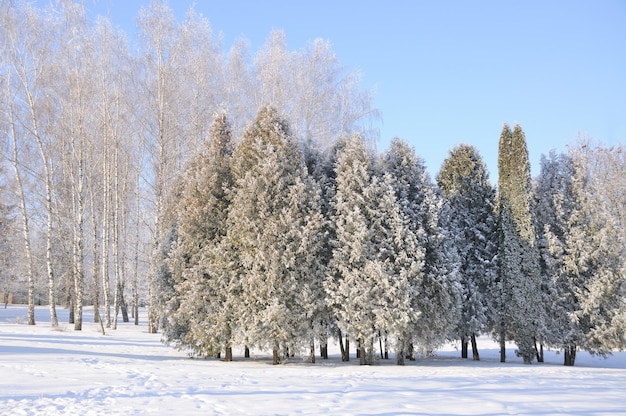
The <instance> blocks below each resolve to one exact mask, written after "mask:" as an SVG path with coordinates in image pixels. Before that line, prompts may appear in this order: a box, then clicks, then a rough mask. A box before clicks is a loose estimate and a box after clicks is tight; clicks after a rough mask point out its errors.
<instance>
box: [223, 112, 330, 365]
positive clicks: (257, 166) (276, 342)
mask: <svg viewBox="0 0 626 416" xmlns="http://www.w3.org/2000/svg"><path fill="white" fill-rule="evenodd" d="M232 166H233V179H234V183H235V188H234V191H233V194H232V199H231V205H230V211H229V215H228V231H227V241H228V244H230V246H231V247H232V249H233V250H234V252H235V253H236V262H235V264H234V267H235V275H236V276H238V278H239V279H240V285H241V295H240V297H239V303H240V305H239V309H238V311H237V314H238V323H239V331H241V332H240V334H241V338H242V339H241V340H242V341H243V342H245V344H246V345H256V346H259V347H261V348H265V347H269V348H272V349H273V352H274V363H275V364H278V363H279V362H280V358H281V354H284V353H285V352H286V351H295V350H297V349H298V348H299V347H300V346H301V345H300V344H301V343H302V341H303V340H304V339H310V331H311V328H310V327H311V319H312V318H313V316H314V315H315V313H314V311H313V310H312V309H311V308H313V309H315V306H311V305H310V304H308V303H307V302H310V301H311V300H312V299H311V298H313V297H316V296H317V295H316V293H317V292H316V291H317V290H318V289H317V288H318V286H319V285H318V284H319V282H318V279H321V278H320V273H321V270H322V269H321V268H320V267H319V265H314V264H313V263H314V262H316V261H317V259H318V251H319V250H320V247H319V246H320V243H319V242H320V241H321V239H319V238H317V233H318V232H320V230H321V229H322V226H323V219H322V217H321V214H320V212H319V192H317V191H316V189H314V188H313V186H312V185H313V182H312V181H310V180H309V179H308V177H307V171H306V165H305V163H304V158H303V155H302V152H301V151H300V149H299V147H298V145H297V143H296V141H295V139H294V138H293V136H292V135H291V133H290V131H289V126H288V125H287V122H286V121H285V120H284V119H282V118H281V117H280V116H279V115H278V114H277V112H276V111H275V110H274V109H272V108H262V109H261V110H259V113H258V115H257V118H256V119H255V121H254V123H253V124H252V125H251V126H250V127H249V128H248V129H247V130H246V132H245V134H244V137H243V140H242V142H241V143H240V144H239V145H238V146H237V149H236V151H235V154H234V156H233V164H232ZM310 271H314V273H313V275H312V276H309V275H308V273H309V272H310ZM309 278H310V279H311V280H308V279H309ZM303 294H304V296H303ZM313 305H315V304H313Z"/></svg>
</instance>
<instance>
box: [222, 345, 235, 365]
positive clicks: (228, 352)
mask: <svg viewBox="0 0 626 416" xmlns="http://www.w3.org/2000/svg"><path fill="white" fill-rule="evenodd" d="M232 360H233V347H226V354H225V356H224V361H226V362H231V361H232Z"/></svg>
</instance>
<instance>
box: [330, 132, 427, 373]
mask: <svg viewBox="0 0 626 416" xmlns="http://www.w3.org/2000/svg"><path fill="white" fill-rule="evenodd" d="M332 220H333V223H334V226H335V231H336V240H335V243H334V250H333V258H332V261H331V267H332V272H331V273H330V274H329V279H328V280H327V284H326V289H327V292H328V298H329V299H330V303H331V306H332V307H333V308H334V311H335V314H336V316H337V319H338V322H339V325H340V327H341V328H342V329H343V331H344V332H347V333H349V334H350V336H352V337H353V338H354V339H356V340H357V342H358V345H359V352H360V358H361V364H372V362H373V354H374V353H373V351H374V339H375V338H376V337H377V336H381V335H382V334H386V335H388V336H389V337H390V338H393V339H396V340H399V341H400V342H399V344H398V345H399V347H400V352H399V356H403V354H402V343H403V337H404V336H406V334H407V333H408V332H409V331H410V329H409V328H410V327H411V324H414V323H415V321H416V320H417V316H418V314H417V311H416V309H415V307H414V306H415V305H414V304H413V294H414V292H415V290H414V289H415V288H414V285H413V287H412V284H411V280H412V279H413V278H415V277H417V276H418V275H419V268H420V267H419V266H420V264H419V261H420V260H421V258H419V256H416V254H415V253H414V252H411V253H407V252H406V251H405V247H407V246H408V244H411V237H409V236H408V235H407V233H406V229H405V227H404V218H403V216H402V212H401V210H400V206H399V204H398V202H397V199H396V195H395V189H394V188H393V178H392V177H391V176H390V175H387V174H384V175H377V174H376V171H375V169H374V160H373V156H372V155H371V153H370V152H369V151H368V148H367V145H366V144H365V142H364V141H363V140H362V139H361V137H360V136H358V135H355V136H352V137H351V138H349V139H346V140H342V141H340V143H339V144H338V152H337V162H336V197H335V202H334V211H333V215H332ZM405 238H407V240H408V241H405ZM413 240H414V239H413ZM411 247H413V248H415V244H413V245H412V246H411ZM416 257H417V258H416Z"/></svg>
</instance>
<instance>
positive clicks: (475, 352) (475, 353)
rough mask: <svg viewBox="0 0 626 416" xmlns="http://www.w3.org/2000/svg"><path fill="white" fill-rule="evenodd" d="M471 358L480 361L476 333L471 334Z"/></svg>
mask: <svg viewBox="0 0 626 416" xmlns="http://www.w3.org/2000/svg"><path fill="white" fill-rule="evenodd" d="M472 359H473V360H474V361H480V356H479V355H478V345H477V344H476V334H472Z"/></svg>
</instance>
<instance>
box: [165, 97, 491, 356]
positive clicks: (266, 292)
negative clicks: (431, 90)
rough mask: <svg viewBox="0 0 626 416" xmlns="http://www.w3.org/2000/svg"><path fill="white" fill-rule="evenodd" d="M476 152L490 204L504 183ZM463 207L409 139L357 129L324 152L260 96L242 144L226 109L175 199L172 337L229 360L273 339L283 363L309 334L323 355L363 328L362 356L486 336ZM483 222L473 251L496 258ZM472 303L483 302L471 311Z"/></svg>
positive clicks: (168, 311) (484, 258)
mask: <svg viewBox="0 0 626 416" xmlns="http://www.w3.org/2000/svg"><path fill="white" fill-rule="evenodd" d="M470 151H473V148H470ZM473 157H474V158H475V159H476V169H477V170H478V171H479V175H482V177H481V179H484V181H485V184H486V185H487V189H489V190H482V192H483V195H484V196H485V197H487V198H491V199H488V200H487V201H484V202H483V203H481V204H478V206H480V207H486V209H487V211H488V210H489V209H492V208H493V191H492V190H491V188H490V187H489V186H488V179H487V174H486V168H485V166H484V164H483V163H482V160H480V157H479V156H477V154H474V156H473ZM451 169H452V168H451ZM453 180H454V179H453ZM457 209H461V208H460V207H458V208H457ZM452 213H453V210H452V209H451V208H450V207H449V206H448V204H446V199H445V198H444V196H443V194H442V193H441V192H440V191H439V189H438V187H437V186H436V185H435V184H434V183H433V182H432V180H431V179H430V177H429V175H428V173H427V171H426V168H425V166H424V163H423V161H422V160H421V159H420V158H418V157H417V156H416V155H415V153H414V150H413V149H412V148H410V147H409V146H408V145H407V144H406V143H404V142H402V141H400V140H394V141H393V142H392V144H391V146H390V149H389V150H388V151H387V152H386V153H385V154H383V155H382V156H380V157H376V156H375V155H374V154H373V152H372V151H371V149H370V148H369V147H368V145H367V144H366V142H365V141H363V140H362V139H361V138H360V137H359V136H358V135H355V136H352V137H350V138H345V139H340V140H338V141H337V143H336V144H335V145H334V146H332V147H331V148H330V149H329V150H328V151H327V152H323V153H322V152H318V151H315V150H314V149H312V148H305V147H304V146H302V145H301V143H300V142H298V140H296V138H295V137H294V136H293V135H292V134H291V132H290V129H289V126H288V123H287V122H286V120H284V119H283V118H281V116H280V115H279V114H278V113H277V112H276V111H275V110H274V109H272V108H263V109H261V110H260V111H259V113H258V115H257V118H256V119H255V121H254V122H253V123H252V124H251V125H250V127H249V128H248V129H247V130H246V131H245V133H244V134H243V138H242V139H241V140H240V141H239V143H238V144H237V145H236V146H235V145H234V140H233V137H232V133H231V130H230V127H229V124H228V122H227V120H226V117H225V116H224V115H220V116H218V117H217V118H216V120H215V123H214V124H213V126H212V129H211V134H210V140H209V141H208V142H207V145H206V148H205V149H204V151H203V152H202V153H200V154H199V155H198V156H197V157H196V158H195V159H194V160H193V161H192V162H191V163H190V164H189V165H188V167H187V168H186V169H185V170H184V172H183V173H182V174H181V175H180V178H179V181H178V185H177V186H176V188H175V189H174V191H173V192H172V199H171V201H170V203H169V204H168V215H167V218H168V221H169V223H170V225H171V227H170V232H169V234H168V236H167V238H166V239H164V241H163V242H162V249H161V250H162V258H163V261H162V264H161V267H160V271H159V278H158V279H157V280H158V281H159V282H160V288H159V293H160V299H161V304H162V307H163V311H164V313H163V315H162V320H161V322H162V329H163V334H164V339H165V341H166V342H168V343H173V344H175V345H176V346H178V347H180V348H183V349H187V350H189V351H190V352H191V353H192V354H195V355H201V356H209V355H215V354H218V353H220V352H221V351H225V357H226V359H227V360H230V359H231V358H232V346H233V345H246V346H254V347H259V348H264V349H271V350H273V352H274V361H275V362H276V363H278V362H280V360H281V359H282V358H283V357H284V356H285V355H286V354H288V353H289V352H291V353H293V352H295V351H301V350H302V349H303V348H309V347H310V351H311V355H310V359H311V361H314V359H315V358H314V357H315V355H314V348H315V345H316V343H317V344H318V345H319V346H320V347H321V348H322V350H324V347H325V345H326V343H327V340H328V339H330V338H335V339H339V340H340V341H341V342H340V346H341V349H342V356H343V358H344V359H348V356H349V340H350V339H352V340H355V341H356V342H357V345H358V355H359V357H360V359H361V362H362V363H363V364H369V363H372V362H373V360H374V359H375V357H374V351H375V342H376V340H379V345H382V340H384V341H385V346H384V347H382V346H381V350H383V349H385V350H387V348H389V347H391V348H394V349H395V351H396V357H397V360H398V363H399V364H402V363H403V360H404V359H405V357H411V358H412V357H414V355H415V349H416V347H418V348H420V349H422V350H427V351H428V350H432V349H434V348H435V347H437V346H438V345H440V344H441V343H442V342H444V341H446V340H448V339H450V338H451V337H456V335H455V334H459V336H460V337H462V338H463V339H467V340H469V339H470V338H472V337H474V340H475V335H476V334H478V333H479V332H480V331H482V330H484V329H485V327H486V325H487V321H486V319H487V317H488V316H490V314H489V313H488V312H487V311H486V308H487V305H486V302H485V299H484V296H483V295H482V293H484V290H483V288H482V286H487V283H476V282H474V281H473V280H472V282H471V283H470V282H464V281H462V280H461V275H464V274H471V273H473V275H472V276H474V275H475V276H479V275H481V277H482V274H483V273H482V272H481V271H480V270H481V267H476V268H474V269H473V270H472V271H471V272H467V273H466V272H465V271H463V272H461V261H460V260H459V257H460V256H459V253H458V251H457V246H456V245H455V244H454V241H455V239H456V237H453V235H452V234H451V232H450V231H451V229H450V224H451V223H453V222H454V221H453V220H452V218H453V216H452ZM471 215H474V216H476V217H481V216H484V215H485V214H484V213H472V214H471ZM470 221H473V220H470ZM490 222H491V225H490V227H491V228H493V226H494V224H495V221H494V220H493V219H492V220H490ZM477 232H479V233H482V231H477ZM484 232H485V233H486V234H488V235H486V236H484V237H485V240H483V241H484V242H485V243H486V244H487V245H488V247H487V248H485V249H475V252H474V253H472V255H474V256H478V257H479V258H480V259H481V262H482V263H483V265H484V268H485V269H488V270H493V258H494V253H493V252H491V253H488V252H489V250H490V249H489V245H493V244H492V241H493V229H489V230H485V231H484ZM476 244H478V242H477V243H476ZM486 274H487V275H488V276H492V275H493V273H491V272H487V273H486ZM469 279H473V278H469ZM466 285H473V286H472V287H470V288H466V287H465V286H466ZM474 286H475V287H474ZM466 293H470V294H472V295H471V296H472V302H471V305H469V306H467V309H468V310H467V311H465V308H463V307H462V305H464V304H465V302H464V301H463V299H462V298H463V297H464V296H465V294H466ZM462 311H463V312H464V314H465V315H466V316H470V315H472V317H471V318H467V319H465V321H467V322H464V323H463V324H461V322H462V321H461V319H460V318H461V316H462ZM476 312H478V313H476ZM478 321H480V322H478ZM466 326H469V327H468V328H466ZM344 339H345V341H346V342H345V344H344V342H343V340H344Z"/></svg>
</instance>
